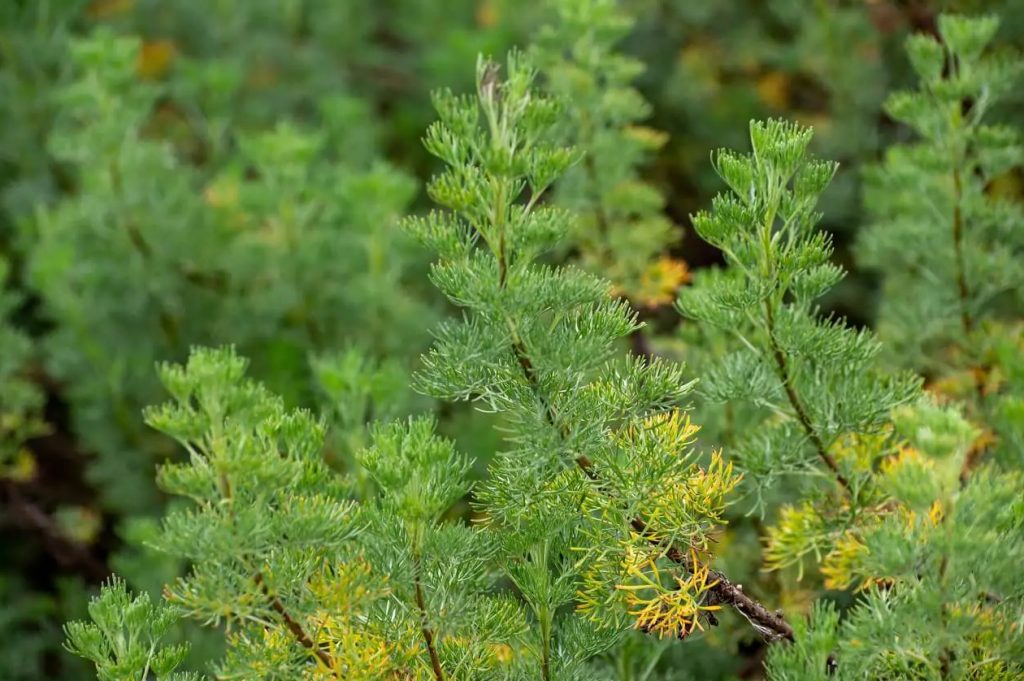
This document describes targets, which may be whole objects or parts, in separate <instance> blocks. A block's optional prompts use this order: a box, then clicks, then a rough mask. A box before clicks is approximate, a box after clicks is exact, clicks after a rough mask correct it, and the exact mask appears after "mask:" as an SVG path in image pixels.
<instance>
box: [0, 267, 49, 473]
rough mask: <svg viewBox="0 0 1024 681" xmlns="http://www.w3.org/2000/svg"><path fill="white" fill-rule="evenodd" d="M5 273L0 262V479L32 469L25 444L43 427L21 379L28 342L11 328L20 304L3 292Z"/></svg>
mask: <svg viewBox="0 0 1024 681" xmlns="http://www.w3.org/2000/svg"><path fill="white" fill-rule="evenodd" d="M8 271H9V265H8V263H7V262H6V261H5V260H0V398H2V399H0V477H9V476H13V477H25V475H26V474H31V468H32V457H31V455H30V454H29V453H28V452H27V451H26V450H25V449H24V445H25V442H26V441H27V440H29V439H30V438H32V437H35V436H38V435H42V434H43V433H45V432H46V424H45V422H44V421H43V419H42V407H43V393H42V391H40V390H39V389H38V387H37V386H36V385H35V384H34V383H32V382H31V381H30V380H29V379H28V377H27V376H26V375H25V373H26V371H27V370H28V367H29V362H30V361H31V360H33V359H34V357H33V352H32V341H31V339H30V338H29V337H28V336H27V335H25V334H24V333H22V332H21V330H20V329H18V328H17V327H16V326H14V320H13V315H14V313H15V311H16V310H17V308H18V307H19V305H20V302H21V301H20V296H19V295H17V293H16V292H14V291H12V290H8V288H7V278H8ZM26 467H27V470H26ZM19 469H20V470H19Z"/></svg>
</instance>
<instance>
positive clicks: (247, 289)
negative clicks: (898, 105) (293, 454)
mask: <svg viewBox="0 0 1024 681" xmlns="http://www.w3.org/2000/svg"><path fill="white" fill-rule="evenodd" d="M619 4H620V6H621V8H622V9H623V11H624V12H625V13H626V14H628V15H629V16H631V17H632V18H633V19H634V22H635V23H634V25H633V27H632V29H631V30H629V31H628V32H626V33H625V35H624V36H623V37H622V40H621V42H620V43H618V49H620V50H621V51H622V53H624V55H625V56H626V57H628V58H629V59H630V60H635V63H637V64H642V65H643V66H644V67H645V68H644V70H643V71H642V73H640V75H639V76H638V78H637V79H636V80H635V85H636V87H637V88H638V90H639V92H640V94H641V95H642V96H643V98H644V99H646V100H647V102H648V103H649V116H648V117H647V118H646V119H644V120H639V121H633V122H635V123H637V124H639V125H642V126H645V129H646V128H648V127H649V128H650V130H651V134H652V135H654V134H658V133H655V132H654V131H655V130H656V131H661V133H663V134H664V138H662V137H661V136H660V134H658V135H659V136H658V137H656V138H650V137H648V138H644V139H646V140H647V141H648V142H650V143H649V144H645V145H644V146H645V147H646V149H645V150H644V152H643V154H640V153H639V152H638V155H637V158H642V159H643V162H644V164H643V165H642V167H640V175H641V176H642V178H641V179H642V180H644V181H645V182H647V183H649V185H650V186H652V187H653V188H654V189H655V190H657V192H658V194H660V197H655V198H654V199H653V201H654V202H653V204H652V205H653V206H654V209H653V210H654V212H655V213H656V215H654V216H653V217H651V218H650V219H651V220H654V221H656V224H657V230H658V233H659V234H660V235H661V236H659V237H658V238H659V239H661V241H662V242H663V243H664V244H666V245H668V247H669V248H670V249H671V251H670V253H666V254H665V255H666V257H667V258H668V260H663V261H659V263H660V264H659V267H661V268H662V270H661V271H660V272H655V273H654V275H652V276H663V277H664V278H665V280H667V281H668V282H669V285H670V286H672V287H675V286H678V285H681V284H683V283H684V282H685V281H686V280H687V278H688V276H689V274H688V271H690V270H699V269H700V268H702V267H706V266H708V265H710V264H715V263H718V262H720V256H719V254H718V253H717V252H715V251H714V249H712V248H711V247H710V246H708V245H707V244H705V243H703V242H701V241H700V240H699V239H696V238H687V232H688V231H689V230H690V228H689V217H688V216H689V215H690V213H692V212H693V211H695V210H696V209H697V208H698V207H700V206H702V205H706V204H707V203H708V201H709V199H710V197H711V196H712V195H713V193H714V192H715V190H716V189H717V184H718V181H717V179H716V178H715V177H714V174H713V171H712V168H711V165H710V164H709V163H708V157H709V154H710V151H711V150H712V149H714V148H717V147H723V146H725V147H733V148H744V147H745V144H746V140H745V135H746V131H747V121H749V120H750V119H751V118H763V117H767V116H781V117H785V118H789V119H794V120H797V121H800V122H802V123H805V124H809V125H812V126H813V127H814V128H815V138H814V145H815V153H816V154H818V155H820V156H824V157H827V158H830V159H836V160H839V161H840V163H841V170H840V172H839V175H838V176H837V178H836V180H835V181H834V182H833V184H832V186H831V187H830V188H829V190H828V193H827V194H826V195H825V197H824V198H823V200H822V206H823V210H824V211H825V217H824V226H825V227H826V228H827V229H828V230H829V231H831V232H832V233H833V235H834V237H835V240H836V245H837V258H838V259H839V260H840V261H841V262H842V263H843V264H844V265H845V266H847V267H848V269H850V270H851V276H850V277H849V278H848V279H847V280H846V281H845V282H844V283H843V285H842V286H840V287H839V289H838V290H837V292H835V293H834V294H833V295H832V297H831V298H830V299H828V300H827V301H826V307H828V308H830V309H832V310H835V311H838V312H840V313H841V314H843V315H845V316H847V317H848V318H850V319H851V320H852V321H853V322H855V323H858V324H869V323H871V322H872V320H873V315H874V308H875V298H876V295H875V289H876V283H875V282H874V280H873V279H872V278H871V277H869V276H868V275H866V274H864V273H863V272H858V270H857V269H856V267H855V264H854V263H853V261H852V257H851V255H850V246H851V244H852V243H853V240H854V238H855V236H856V234H857V231H858V229H860V228H861V226H862V225H863V224H864V223H865V222H866V217H865V215H864V208H863V203H862V171H863V170H864V169H865V167H867V166H868V165H869V164H871V163H874V162H876V161H877V160H878V159H879V158H880V157H881V154H882V150H883V149H884V148H885V147H886V146H888V145H889V144H892V143H895V142H900V141H905V140H906V139H907V138H908V137H909V133H908V132H907V131H906V130H905V129H903V128H901V127H900V126H898V125H897V124H896V123H894V122H893V121H892V120H890V119H889V118H887V117H886V115H885V114H884V112H883V109H882V102H883V100H884V99H885V97H886V96H887V94H888V93H889V92H891V91H892V90H894V89H896V88H899V87H905V86H907V85H908V83H910V82H912V76H911V72H910V68H909V65H908V63H907V60H906V57H905V55H904V52H903V49H902V45H903V40H904V38H905V37H906V35H907V34H908V33H910V32H913V31H924V32H934V30H935V25H934V24H935V18H936V16H937V14H938V13H939V12H940V11H942V10H955V11H964V12H977V11H991V12H995V13H998V14H999V15H1000V16H1001V19H1002V28H1001V36H1000V38H999V41H1000V42H1001V43H1003V44H1013V43H1015V42H1016V43H1018V44H1019V43H1020V42H1022V41H1024V4H1022V3H1020V2H1017V1H1015V0H989V1H985V0H948V1H939V0H902V1H901V0H849V1H841V0H716V1H715V2H691V1H690V0H621V2H620V3H619ZM553 16H554V15H553V12H552V9H551V7H550V5H549V3H546V2H543V1H542V0H536V1H534V0H529V1H524V0H444V1H443V2H442V1H440V0H373V1H370V0H346V1H344V2H338V1H337V0H208V1H206V2H195V1H194V0H6V1H5V2H3V3H0V122H2V125H0V284H2V285H3V287H4V288H3V290H2V292H0V503H2V508H0V546H3V547H4V549H3V556H4V560H3V563H2V564H0V602H2V604H3V606H2V607H0V670H3V671H2V673H0V675H2V677H3V678H5V679H32V678H49V679H79V678H88V674H86V672H85V671H83V668H82V667H81V666H79V665H77V664H76V663H75V662H74V661H73V660H72V659H71V658H70V656H69V655H66V654H65V653H64V652H63V651H62V650H61V649H60V648H59V645H58V642H59V640H60V632H59V622H61V621H63V620H65V619H68V618H69V617H71V616H74V615H76V614H78V613H77V612H75V611H74V610H73V608H74V607H75V604H83V603H84V602H85V599H84V598H83V597H82V596H81V594H82V592H83V591H84V590H87V589H89V588H91V587H93V586H95V585H96V584H97V583H98V582H99V581H100V580H101V579H103V578H104V576H105V575H106V574H108V572H109V570H110V569H111V567H116V568H117V569H118V571H119V572H120V573H121V574H122V575H124V576H125V577H126V578H128V579H129V581H130V582H132V583H133V586H134V587H136V588H152V589H155V588H158V585H159V584H161V583H162V582H164V581H165V580H166V579H167V578H168V577H169V576H172V575H173V574H175V572H176V571H177V570H178V567H179V566H176V565H173V564H168V563H167V561H166V559H165V558H160V557H158V556H156V555H154V554H152V553H150V552H148V551H147V550H146V549H145V543H146V541H147V537H149V536H151V532H152V529H153V528H152V524H153V522H154V521H153V520H152V518H153V517H154V515H155V514H156V513H157V512H158V510H159V509H160V507H161V506H162V504H163V503H164V500H163V499H161V498H160V497H159V495H158V494H157V492H156V489H155V487H154V485H153V482H152V478H153V467H154V464H155V462H156V461H158V460H161V459H163V458H165V457H167V456H170V455H172V454H173V451H174V450H173V448H172V447H171V446H170V444H169V442H168V441H166V440H164V439H163V438H161V437H158V436H157V434H156V433H153V432H152V431H150V430H148V429H147V428H146V427H145V426H144V425H143V423H142V419H141V408H142V407H143V406H144V405H146V404H150V403H153V402H156V401H159V399H160V388H159V385H158V383H157V379H156V374H155V372H154V371H153V368H152V367H153V365H154V363H155V362H157V361H162V360H170V361H181V360H183V359H184V358H185V357H186V355H187V352H188V348H189V347H190V346H191V345H195V344H221V343H234V344H237V345H238V346H239V347H240V353H242V354H244V355H246V356H248V357H251V358H252V359H253V370H254V373H255V374H256V377H257V378H259V379H261V380H263V381H264V382H266V383H268V384H269V385H270V387H271V388H272V389H273V390H275V391H277V392H279V393H281V394H283V395H285V396H286V397H287V399H288V400H289V401H290V402H291V403H293V404H296V405H304V406H309V407H312V408H315V409H318V410H320V411H322V412H323V413H324V414H325V416H326V418H327V419H328V421H329V423H330V425H331V435H330V438H329V443H330V447H329V451H328V456H329V458H330V460H331V462H332V464H334V465H337V466H339V467H345V466H346V462H347V461H348V460H350V455H351V454H352V452H353V451H355V450H357V449H359V448H360V447H361V446H362V445H363V444H364V443H365V436H366V432H365V426H366V424H367V422H368V421H369V420H371V419H373V418H379V417H388V416H396V415H402V414H406V413H413V412H420V411H424V410H429V409H432V408H434V406H433V405H431V404H430V403H429V401H427V400H425V398H422V397H420V396H417V395H414V394H412V393H411V392H410V390H409V388H408V377H409V374H410V372H411V371H412V370H413V368H414V367H415V362H416V360H417V358H418V356H419V353H420V352H421V351H422V350H423V349H424V348H425V347H426V345H427V344H428V343H429V340H430V338H429V329H430V328H431V327H432V326H433V323H434V321H436V319H437V318H439V317H441V316H443V315H445V314H448V313H450V311H448V310H446V309H445V308H444V306H443V305H442V304H441V302H440V301H439V300H438V299H437V296H436V295H435V294H434V293H433V292H432V291H431V290H430V287H429V286H428V284H427V281H426V276H425V273H426V262H427V258H426V254H424V253H422V252H420V251H418V250H417V249H415V248H413V247H412V246H411V245H410V243H409V242H408V241H407V239H406V237H405V236H404V235H403V234H402V233H401V231H400V229H399V228H398V226H397V219H398V217H399V216H400V215H402V214H403V213H405V212H407V211H418V210H422V209H423V208H424V207H425V206H426V205H427V201H426V197H425V195H424V193H423V191H422V190H421V189H420V188H421V187H422V184H423V181H424V179H425V178H426V177H428V176H429V174H430V173H431V171H432V169H433V165H432V162H431V161H430V160H429V157H428V155H427V154H426V152H425V150H424V149H423V146H422V144H421V143H420V138H421V136H422V134H423V130H424V129H425V128H426V126H427V124H428V123H429V122H430V121H431V120H432V118H433V115H434V114H433V111H432V108H431V105H430V92H431V91H432V90H434V89H436V88H439V87H449V88H451V89H452V90H454V91H456V92H460V91H467V90H469V89H470V88H471V86H472V79H473V75H474V74H473V68H472V66H473V63H474V61H475V59H476V56H477V54H478V53H484V54H491V55H496V56H500V55H502V54H503V53H504V52H505V51H506V50H507V49H508V48H510V47H511V46H513V45H520V46H523V47H529V46H531V45H539V44H540V45H543V49H544V50H546V59H547V61H548V62H549V63H556V64H557V63H558V61H559V55H558V48H559V44H560V43H559V41H563V40H564V41H571V40H572V35H571V27H564V28H563V30H568V31H569V34H565V35H559V34H558V33H557V32H556V33H555V34H554V35H552V34H547V42H546V43H545V42H544V41H543V40H542V39H541V37H542V33H541V27H542V26H544V25H546V24H550V23H551V22H552V21H553ZM1018 46H1019V45H1018ZM627 81H628V79H627ZM619 85H621V86H624V85H625V84H623V83H620V84H619ZM613 86H614V84H613ZM552 87H553V89H554V90H556V91H558V90H559V89H560V88H561V90H562V92H563V93H565V94H568V95H569V96H572V91H573V90H572V83H571V82H562V83H561V84H559V82H558V80H557V79H556V78H554V77H553V78H552ZM609 87H611V86H609ZM1022 104H1024V96H1022V95H1019V94H1018V95H1016V97H1015V98H1014V97H1011V98H1010V100H1009V103H1008V104H1006V105H1005V107H1006V109H1007V110H1005V111H1003V112H999V113H997V116H996V118H999V117H1003V118H1010V117H1013V116H1017V117H1018V118H1017V119H1018V120H1019V116H1020V114H1021V106H1022ZM599 105H600V102H595V106H599ZM652 139H653V140H654V141H652ZM597 158H600V157H599V156H597ZM1000 182H1001V184H1000V186H999V187H998V191H999V192H1001V193H1002V194H1004V195H1008V196H1020V195H1021V194H1022V193H1024V189H1022V187H1024V183H1022V178H1021V177H1020V175H1019V174H1017V175H1013V176H1009V177H1005V178H1002V179H1001V180H1000ZM571 192H572V188H571V185H570V186H568V187H567V189H566V193H565V197H563V198H562V199H561V200H563V201H564V202H565V203H566V205H569V206H573V205H574V199H573V198H572V196H571ZM576 203H578V201H577V202H576ZM666 229H668V230H669V232H668V233H665V230H666ZM561 257H564V258H579V259H580V260H581V261H582V262H583V263H584V264H587V263H588V253H587V247H586V245H585V244H581V245H580V246H579V249H578V250H574V251H570V252H567V253H563V254H562V255H561ZM666 262H667V263H669V264H668V265H666V264H665V263H666ZM680 268H684V269H680ZM641 288H642V287H641ZM624 290H625V291H626V293H627V294H629V295H630V298H631V300H632V301H633V302H634V304H636V305H638V306H639V307H643V308H644V317H645V318H646V319H647V320H648V321H650V322H651V323H652V325H651V327H650V329H651V330H650V332H649V333H648V334H647V337H648V340H649V342H650V343H651V344H653V345H654V346H655V347H656V348H658V349H660V350H661V351H665V352H672V351H673V348H676V347H677V345H678V343H679V340H678V336H677V335H676V334H675V333H674V327H675V326H676V324H677V317H676V315H675V313H674V312H673V311H672V310H671V307H670V305H667V304H666V303H667V302H668V301H670V300H671V299H672V298H673V295H671V293H672V291H668V292H664V291H661V292H659V291H655V292H654V293H648V294H647V295H648V299H644V297H643V296H644V294H642V293H641V294H637V295H633V294H632V293H631V292H630V291H629V290H628V288H627V289H624ZM691 370H694V369H693V368H692V367H691ZM696 371H698V372H699V368H697V369H696ZM439 415H440V417H441V422H442V427H443V428H444V429H445V430H446V431H447V432H448V433H449V434H451V435H453V436H455V437H456V438H457V439H458V440H459V441H460V448H461V449H463V450H465V451H470V452H473V453H474V454H475V455H476V457H477V459H478V460H482V461H484V462H486V459H487V456H486V453H487V452H488V451H493V450H494V448H495V447H496V446H497V443H496V442H495V435H494V434H493V432H494V430H493V428H491V427H490V425H489V424H488V423H487V422H486V420H487V419H486V417H484V416H481V415H478V414H475V413H472V412H469V411H460V410H457V409H453V408H451V407H445V408H442V409H441V410H440V414H439ZM757 534H758V528H757V527H756V523H754V524H749V523H748V524H742V523H741V524H740V525H738V526H737V529H736V530H735V531H733V532H731V533H730V534H729V535H727V536H725V537H723V539H722V541H723V543H729V544H735V545H736V547H738V548H735V550H732V551H729V552H723V553H727V554H728V555H730V556H731V558H730V559H729V565H726V566H725V571H726V572H728V573H729V574H730V575H733V577H734V580H735V581H748V580H755V581H756V580H759V582H760V585H759V588H761V589H762V590H763V589H766V588H768V589H770V588H772V586H771V585H772V583H773V580H778V578H777V576H775V575H768V576H767V577H765V576H758V575H756V574H755V573H754V572H755V570H756V567H757V565H758V564H759V559H758V558H757V553H758V551H759V546H758V542H757ZM748 558H749V559H748ZM776 587H777V588H781V587H778V585H777V584H776ZM806 596H807V594H801V593H783V594H780V595H778V596H777V597H776V598H774V599H772V600H774V601H777V602H781V603H782V604H783V606H784V607H786V606H787V605H789V604H797V605H798V604H800V603H802V602H803V601H806V600H807V599H806ZM801 599H803V601H802V600H801ZM705 640H706V642H708V643H709V644H710V645H709V646H708V650H707V651H705V653H704V654H701V655H686V656H685V657H686V660H685V661H677V662H676V663H674V664H675V665H676V668H677V669H681V668H686V669H689V671H690V672H691V673H692V675H693V677H694V678H701V679H717V678H736V677H740V678H748V677H756V676H757V675H758V674H759V673H760V671H759V670H760V655H761V649H760V647H759V645H758V644H757V643H756V642H754V641H753V640H752V639H750V638H749V636H746V637H744V636H743V634H742V633H741V632H740V630H739V629H736V628H729V627H723V628H721V629H716V630H714V631H713V632H711V633H709V634H708V635H707V637H706V639H705ZM699 645H704V644H703V643H702V644H699ZM210 646H211V647H204V646H202V645H199V646H196V652H195V655H196V657H197V659H201V658H202V656H203V655H205V654H209V650H211V649H215V647H216V641H211V642H210ZM627 648H628V645H627ZM737 649H739V651H740V652H741V653H742V654H741V655H736V654H735V651H736V650H737ZM678 650H679V648H678V647H675V648H674V649H673V651H672V652H669V653H666V654H667V655H679V654H680V653H679V652H678ZM626 657H627V659H628V655H627V656H626ZM624 673H626V672H624ZM623 678H633V677H631V676H624V677H623Z"/></svg>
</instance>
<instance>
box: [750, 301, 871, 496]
mask: <svg viewBox="0 0 1024 681" xmlns="http://www.w3.org/2000/svg"><path fill="white" fill-rule="evenodd" d="M764 314H765V328H766V330H767V332H768V343H769V345H770V346H771V351H772V359H773V360H774V361H775V370H776V373H777V374H778V377H779V381H780V382H781V383H782V388H783V389H784V390H785V391H786V399H787V400H788V401H789V404H790V406H791V407H793V412H794V413H795V414H796V419H797V421H798V422H799V423H800V427H801V428H803V430H804V433H806V434H807V439H809V440H810V441H811V444H812V445H813V446H814V450H815V452H817V454H818V458H820V459H821V460H822V461H823V462H824V463H825V465H826V466H828V468H829V470H830V471H832V474H833V475H834V476H835V479H836V481H837V482H839V484H840V485H841V486H842V487H843V489H844V490H845V491H846V493H847V494H852V493H853V490H852V489H851V487H850V481H849V480H848V479H847V478H846V476H845V475H843V473H842V472H841V471H840V470H839V464H838V463H837V462H836V460H835V458H834V457H833V456H832V455H831V454H829V453H828V449H827V448H826V447H825V443H824V442H823V441H822V439H821V435H819V434H818V431H817V430H816V429H815V428H814V423H813V422H812V421H811V417H810V415H809V414H808V413H807V408H806V407H805V406H804V403H803V400H801V399H800V395H799V393H797V391H796V386H795V385H794V384H793V375H792V371H791V370H790V367H789V360H788V359H787V358H786V353H785V352H783V351H782V347H781V346H780V345H779V342H778V340H777V339H776V338H775V313H774V312H773V310H772V303H771V301H769V300H766V301H765V304H764Z"/></svg>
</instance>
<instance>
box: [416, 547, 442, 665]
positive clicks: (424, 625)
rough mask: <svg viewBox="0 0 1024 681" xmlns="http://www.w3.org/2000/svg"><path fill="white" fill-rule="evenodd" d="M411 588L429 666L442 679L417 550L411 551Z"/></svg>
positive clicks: (439, 659)
mask: <svg viewBox="0 0 1024 681" xmlns="http://www.w3.org/2000/svg"><path fill="white" fill-rule="evenodd" d="M412 566H413V578H412V579H413V589H414V591H415V592H416V607H417V608H418V609H419V611H420V631H421V632H422V634H423V641H424V643H426V645H427V654H428V655H430V668H431V669H432V670H433V672H434V678H435V679H437V681H444V670H443V669H442V668H441V658H440V657H438V654H437V648H436V647H435V645H434V630H433V629H431V628H430V623H429V622H428V621H427V601H426V599H425V598H424V597H423V579H422V577H421V575H422V571H423V566H422V564H421V562H420V555H419V552H418V551H417V552H413V556H412Z"/></svg>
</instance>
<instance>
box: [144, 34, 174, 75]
mask: <svg viewBox="0 0 1024 681" xmlns="http://www.w3.org/2000/svg"><path fill="white" fill-rule="evenodd" d="M175 54H177V48H176V47H175V46H174V43H173V42H171V41H170V40H152V41H150V40H147V41H146V42H144V43H142V49H141V50H139V58H138V61H137V62H136V63H135V72H136V73H137V74H138V75H139V77H140V78H143V79H145V80H156V79H157V78H160V77H161V76H163V75H164V74H166V73H167V71H168V70H169V69H170V67H171V62H172V61H174V56H175Z"/></svg>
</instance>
